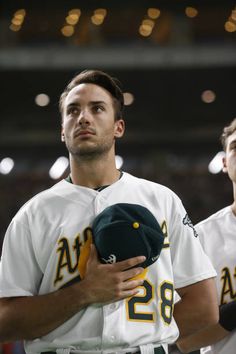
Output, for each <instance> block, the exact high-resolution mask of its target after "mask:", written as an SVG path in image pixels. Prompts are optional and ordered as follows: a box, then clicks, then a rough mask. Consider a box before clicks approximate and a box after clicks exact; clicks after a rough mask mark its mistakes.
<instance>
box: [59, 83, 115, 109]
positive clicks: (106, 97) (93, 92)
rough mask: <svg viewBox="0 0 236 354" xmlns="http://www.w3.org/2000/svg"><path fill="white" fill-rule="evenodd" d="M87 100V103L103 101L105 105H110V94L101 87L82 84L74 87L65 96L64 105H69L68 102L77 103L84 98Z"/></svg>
mask: <svg viewBox="0 0 236 354" xmlns="http://www.w3.org/2000/svg"><path fill="white" fill-rule="evenodd" d="M85 96H86V99H89V101H103V102H105V103H111V100H112V96H111V94H110V93H109V92H108V91H107V90H106V89H104V88H103V87H101V86H98V85H95V84H91V83H82V84H79V85H77V86H75V87H74V88H73V89H72V90H71V91H70V92H69V93H68V95H67V97H66V100H65V105H68V104H70V102H74V101H77V100H78V101H79V100H80V99H82V98H84V97H85Z"/></svg>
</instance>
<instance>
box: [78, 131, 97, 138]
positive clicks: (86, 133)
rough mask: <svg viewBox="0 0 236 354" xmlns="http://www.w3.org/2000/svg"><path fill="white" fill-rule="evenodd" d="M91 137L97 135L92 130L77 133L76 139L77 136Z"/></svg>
mask: <svg viewBox="0 0 236 354" xmlns="http://www.w3.org/2000/svg"><path fill="white" fill-rule="evenodd" d="M89 135H95V133H94V132H93V131H91V130H79V131H78V132H76V133H75V137H77V136H81V137H83V136H89Z"/></svg>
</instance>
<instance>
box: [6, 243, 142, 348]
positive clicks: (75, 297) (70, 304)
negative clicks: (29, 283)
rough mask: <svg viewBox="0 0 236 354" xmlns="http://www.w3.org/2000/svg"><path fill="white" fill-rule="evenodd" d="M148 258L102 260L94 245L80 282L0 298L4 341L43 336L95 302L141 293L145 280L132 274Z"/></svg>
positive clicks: (109, 300)
mask: <svg viewBox="0 0 236 354" xmlns="http://www.w3.org/2000/svg"><path fill="white" fill-rule="evenodd" d="M144 260H145V257H142V256H141V257H135V258H130V259H128V260H125V261H122V262H118V263H115V264H101V263H100V262H99V261H98V258H97V253H96V251H95V248H94V246H93V245H92V246H91V253H90V257H89V260H88V263H87V270H86V273H85V277H84V279H83V280H82V281H80V282H79V283H77V284H74V285H72V286H70V287H67V288H64V289H60V290H58V291H55V292H53V293H50V294H46V295H39V296H29V297H12V298H2V299H0V342H8V341H15V340H22V339H28V340H30V339H34V338H38V337H42V336H44V335H46V334H48V333H49V332H51V331H52V330H54V329H55V328H57V327H58V326H60V325H61V324H63V323H64V322H65V321H67V320H68V319H70V318H71V317H72V316H74V315H75V314H76V313H77V312H78V311H80V310H81V309H83V308H85V307H87V306H89V305H91V304H93V303H107V302H113V301H118V300H121V299H124V298H126V297H130V296H133V295H135V294H137V292H138V289H137V287H138V286H140V285H142V283H143V280H142V279H136V280H132V279H131V278H133V277H135V276H136V275H138V274H140V273H141V272H142V271H143V268H141V267H138V265H139V264H141V263H142V262H143V261H144ZM135 266H136V267H135ZM131 267H135V268H131ZM130 268H131V269H130Z"/></svg>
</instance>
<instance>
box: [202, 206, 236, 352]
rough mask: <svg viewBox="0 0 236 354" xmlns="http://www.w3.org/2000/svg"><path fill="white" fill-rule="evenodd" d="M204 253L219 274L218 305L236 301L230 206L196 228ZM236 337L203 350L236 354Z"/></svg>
mask: <svg viewBox="0 0 236 354" xmlns="http://www.w3.org/2000/svg"><path fill="white" fill-rule="evenodd" d="M196 230H197V232H198V234H199V238H200V241H201V243H202V246H203V249H204V250H205V252H206V254H207V255H208V256H209V258H210V259H211V261H212V264H213V266H214V267H215V270H216V272H217V278H216V286H217V293H218V301H219V304H224V303H228V302H230V301H232V300H235V296H236V279H235V269H236V257H235V250H236V217H235V215H234V214H233V212H232V209H231V207H230V206H228V207H226V208H224V209H221V210H220V211H218V212H217V213H215V214H213V215H211V216H210V217H209V218H207V219H205V220H203V221H201V222H200V223H199V224H197V225H196ZM235 352H236V333H235V331H233V332H232V333H230V334H229V335H228V336H227V337H226V338H224V339H223V340H221V341H219V342H218V343H216V344H214V345H212V346H210V347H206V348H203V349H201V353H207V354H213V353H217V354H235Z"/></svg>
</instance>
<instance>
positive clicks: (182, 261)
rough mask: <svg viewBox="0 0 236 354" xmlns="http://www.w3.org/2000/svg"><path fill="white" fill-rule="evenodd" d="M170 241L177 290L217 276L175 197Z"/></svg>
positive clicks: (170, 225)
mask: <svg viewBox="0 0 236 354" xmlns="http://www.w3.org/2000/svg"><path fill="white" fill-rule="evenodd" d="M172 207H173V209H172V211H171V213H170V219H169V220H168V225H169V240H170V251H171V258H172V263H173V272H174V281H175V287H176V288H182V287H184V286H187V285H190V284H194V283H196V282H198V281H201V280H204V279H207V278H212V277H215V276H216V272H215V270H214V268H213V266H212V264H211V261H210V259H209V258H208V256H207V255H206V254H205V252H204V251H203V248H202V246H201V243H200V241H199V238H198V235H197V233H196V231H195V229H194V227H193V224H192V223H191V220H190V219H189V217H188V214H187V212H186V210H185V208H184V207H183V204H182V202H181V201H180V199H179V198H178V197H177V196H176V195H173V204H172Z"/></svg>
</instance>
